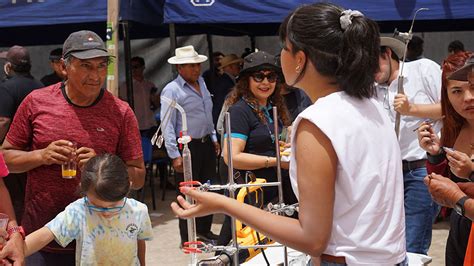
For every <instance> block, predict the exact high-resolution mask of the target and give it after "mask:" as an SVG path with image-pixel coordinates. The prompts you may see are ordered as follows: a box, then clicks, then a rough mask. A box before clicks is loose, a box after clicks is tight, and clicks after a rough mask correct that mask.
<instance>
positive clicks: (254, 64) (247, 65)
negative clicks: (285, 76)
mask: <svg viewBox="0 0 474 266" xmlns="http://www.w3.org/2000/svg"><path fill="white" fill-rule="evenodd" d="M260 69H274V70H275V71H281V69H280V67H279V66H278V65H277V60H276V58H275V57H274V56H273V55H271V54H269V53H267V52H264V51H258V52H254V53H251V54H249V55H247V56H246V57H245V58H244V67H243V68H242V70H241V71H240V73H239V76H241V75H242V74H243V73H248V72H255V71H258V70H260Z"/></svg>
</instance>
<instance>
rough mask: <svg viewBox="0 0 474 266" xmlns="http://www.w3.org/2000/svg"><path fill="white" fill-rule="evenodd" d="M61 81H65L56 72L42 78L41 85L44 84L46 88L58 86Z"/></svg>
mask: <svg viewBox="0 0 474 266" xmlns="http://www.w3.org/2000/svg"><path fill="white" fill-rule="evenodd" d="M61 81H63V79H62V78H61V77H60V76H58V75H56V72H53V73H51V74H49V75H46V76H44V77H42V78H41V83H43V84H44V86H45V87H47V86H49V85H53V84H56V83H58V82H61Z"/></svg>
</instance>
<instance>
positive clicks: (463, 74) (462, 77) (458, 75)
mask: <svg viewBox="0 0 474 266" xmlns="http://www.w3.org/2000/svg"><path fill="white" fill-rule="evenodd" d="M472 66H474V55H471V57H469V58H468V59H467V60H466V63H465V64H464V66H463V67H461V68H460V69H458V70H456V71H454V72H453V73H451V75H449V76H448V79H451V80H459V81H468V80H467V76H468V75H469V72H470V71H472Z"/></svg>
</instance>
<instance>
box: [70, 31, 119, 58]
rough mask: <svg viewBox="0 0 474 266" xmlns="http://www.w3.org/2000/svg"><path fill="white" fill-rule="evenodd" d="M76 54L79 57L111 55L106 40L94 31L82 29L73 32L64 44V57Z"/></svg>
mask: <svg viewBox="0 0 474 266" xmlns="http://www.w3.org/2000/svg"><path fill="white" fill-rule="evenodd" d="M71 55H72V56H74V57H76V58H79V59H91V58H96V57H103V56H106V57H110V55H109V53H108V51H107V49H106V48H105V44H104V41H103V40H102V39H101V38H100V37H99V35H97V34H96V33H95V32H93V31H89V30H81V31H76V32H73V33H71V35H69V37H68V38H67V39H66V41H65V42H64V45H63V58H67V57H69V56H71Z"/></svg>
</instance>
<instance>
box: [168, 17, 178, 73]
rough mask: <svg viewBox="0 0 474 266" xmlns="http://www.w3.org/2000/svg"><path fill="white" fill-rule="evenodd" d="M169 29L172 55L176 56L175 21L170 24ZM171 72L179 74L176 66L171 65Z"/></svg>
mask: <svg viewBox="0 0 474 266" xmlns="http://www.w3.org/2000/svg"><path fill="white" fill-rule="evenodd" d="M169 31H170V57H172V56H174V51H175V50H176V43H177V40H176V27H175V25H174V23H170V24H169ZM171 72H172V73H173V77H176V76H177V75H178V72H177V70H176V68H175V67H173V66H172V67H171Z"/></svg>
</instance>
